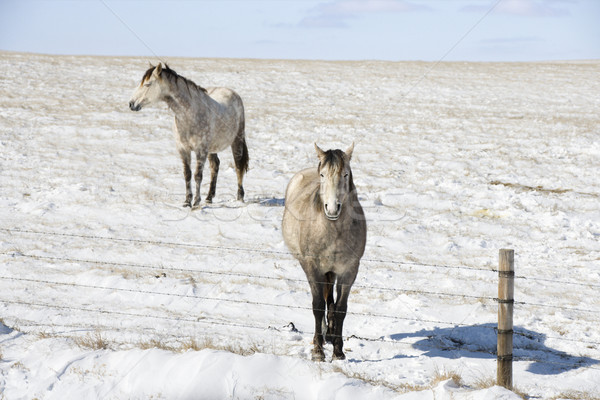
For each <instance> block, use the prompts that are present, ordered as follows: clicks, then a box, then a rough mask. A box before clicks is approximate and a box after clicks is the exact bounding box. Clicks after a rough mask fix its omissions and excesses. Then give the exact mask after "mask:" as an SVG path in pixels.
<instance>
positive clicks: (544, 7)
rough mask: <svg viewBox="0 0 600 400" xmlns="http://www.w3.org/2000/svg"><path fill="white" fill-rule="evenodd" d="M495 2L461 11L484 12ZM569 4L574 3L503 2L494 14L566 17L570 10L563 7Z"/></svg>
mask: <svg viewBox="0 0 600 400" xmlns="http://www.w3.org/2000/svg"><path fill="white" fill-rule="evenodd" d="M494 2H495V1H492V2H490V3H489V4H486V5H481V4H471V5H468V6H465V7H463V8H461V10H460V11H466V12H484V11H486V10H488V9H489V7H490V4H492V3H494ZM567 3H572V2H571V1H570V0H502V1H500V4H498V6H497V7H496V8H495V10H494V13H500V14H507V15H516V16H521V17H564V16H568V15H570V12H569V10H568V9H567V8H565V7H562V5H563V4H567Z"/></svg>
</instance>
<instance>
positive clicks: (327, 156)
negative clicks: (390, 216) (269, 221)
mask: <svg viewBox="0 0 600 400" xmlns="http://www.w3.org/2000/svg"><path fill="white" fill-rule="evenodd" d="M315 149H316V151H317V155H318V158H319V166H318V167H317V168H309V169H305V170H302V171H300V172H298V173H297V174H296V175H294V176H293V177H292V179H291V180H290V182H289V184H288V187H287V190H286V193H285V210H284V212H283V223H282V225H283V238H284V240H285V243H286V245H287V246H288V248H289V249H290V251H291V252H292V254H293V255H294V257H296V259H297V260H298V261H299V262H300V265H301V266H302V269H303V270H304V273H305V274H306V278H307V279H308V284H309V285H310V290H311V293H312V308H313V314H314V317H315V336H314V340H313V345H314V347H313V350H312V359H313V360H314V361H324V360H325V353H324V352H323V343H324V340H323V330H324V329H325V328H324V327H323V325H325V326H326V334H325V341H328V342H332V343H333V359H334V360H343V359H344V358H346V356H345V355H344V352H343V339H342V328H343V324H344V318H345V317H346V310H347V308H348V295H349V294H350V288H351V287H352V284H353V283H354V280H355V279H356V274H357V273H358V265H359V263H360V258H361V257H362V255H363V253H364V251H365V243H366V239H367V224H366V221H365V215H364V213H363V210H362V207H361V205H360V203H359V201H358V197H357V195H356V188H355V186H354V182H353V180H352V171H351V170H350V159H351V157H352V151H353V150H354V144H352V146H350V148H349V149H348V150H346V152H343V151H341V150H328V151H323V150H321V149H320V148H319V147H318V146H317V145H316V144H315ZM334 284H335V286H336V294H337V299H336V300H335V302H334V300H333V286H334ZM325 316H327V320H325Z"/></svg>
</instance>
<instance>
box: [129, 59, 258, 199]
mask: <svg viewBox="0 0 600 400" xmlns="http://www.w3.org/2000/svg"><path fill="white" fill-rule="evenodd" d="M158 101H164V102H166V103H167V105H168V106H169V108H170V109H171V110H172V111H173V112H174V113H175V123H174V124H173V131H174V133H175V140H176V142H177V150H178V151H179V155H180V156H181V160H182V161H183V176H184V178H185V202H184V203H183V206H184V207H191V206H192V184H191V180H192V171H191V169H190V163H191V161H192V154H191V153H192V152H194V153H196V172H195V176H194V178H195V180H196V196H195V199H194V203H193V204H194V207H196V206H198V205H199V204H200V184H201V183H202V171H203V169H204V163H205V162H206V159H207V157H208V159H209V162H210V170H211V177H210V189H209V191H208V195H207V196H206V202H207V203H211V202H212V199H213V197H214V195H215V189H216V186H217V175H218V174H219V164H220V162H219V157H217V153H218V152H220V151H223V150H225V149H226V148H227V147H228V146H231V150H232V151H233V159H234V161H235V169H236V173H237V182H238V191H237V199H238V200H241V201H243V200H244V186H243V179H244V173H246V171H247V170H248V148H247V147H246V137H245V132H244V125H245V121H244V105H243V103H242V99H241V98H240V96H239V95H238V94H237V93H235V92H234V91H233V90H231V89H227V88H223V87H216V88H208V89H204V88H202V87H200V86H198V85H196V84H195V83H194V82H192V81H191V80H189V79H186V78H184V77H183V76H181V75H178V74H177V73H176V72H175V71H173V70H172V69H170V68H169V66H168V65H166V64H165V67H164V68H163V66H162V64H158V65H157V66H156V67H154V66H151V67H150V68H149V69H148V70H147V71H146V73H145V74H144V76H143V77H142V81H141V82H140V84H139V86H138V87H137V88H136V89H135V92H134V93H133V97H132V98H131V101H130V102H129V108H130V109H131V110H133V111H139V110H141V109H142V108H143V107H145V106H147V105H150V104H153V103H156V102H158Z"/></svg>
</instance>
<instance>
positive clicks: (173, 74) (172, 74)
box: [142, 64, 206, 93]
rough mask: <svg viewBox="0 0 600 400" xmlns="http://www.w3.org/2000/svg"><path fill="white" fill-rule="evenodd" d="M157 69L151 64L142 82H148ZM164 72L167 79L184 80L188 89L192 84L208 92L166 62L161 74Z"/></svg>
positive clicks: (197, 88) (195, 87)
mask: <svg viewBox="0 0 600 400" xmlns="http://www.w3.org/2000/svg"><path fill="white" fill-rule="evenodd" d="M155 69H156V67H155V66H152V65H151V66H150V68H148V70H147V71H146V72H145V73H144V76H143V77H142V83H143V82H146V80H148V79H150V77H151V76H152V73H153V72H154V70H155ZM162 74H165V77H166V78H167V79H169V80H171V81H172V80H174V81H175V83H177V80H179V79H181V80H183V82H184V83H185V84H186V86H187V87H188V89H189V88H190V86H191V87H193V88H194V89H196V90H199V91H202V92H204V93H206V89H205V88H203V87H202V86H199V85H196V83H194V81H192V80H191V79H188V78H186V77H185V76H181V75H179V74H178V73H177V72H175V71H174V70H172V69H171V68H169V66H168V65H167V64H165V66H164V68H163V69H162V72H161V75H162Z"/></svg>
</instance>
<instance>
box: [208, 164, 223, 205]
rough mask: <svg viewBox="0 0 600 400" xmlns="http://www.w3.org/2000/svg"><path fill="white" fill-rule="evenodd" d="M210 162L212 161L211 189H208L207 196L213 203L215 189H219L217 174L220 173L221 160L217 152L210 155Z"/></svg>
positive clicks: (209, 201)
mask: <svg viewBox="0 0 600 400" xmlns="http://www.w3.org/2000/svg"><path fill="white" fill-rule="evenodd" d="M208 162H209V163H210V189H209V190H208V196H206V202H207V203H212V199H213V197H214V196H215V190H216V189H217V176H218V175H219V165H220V164H221V162H220V161H219V157H217V154H216V153H213V154H209V155H208Z"/></svg>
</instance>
